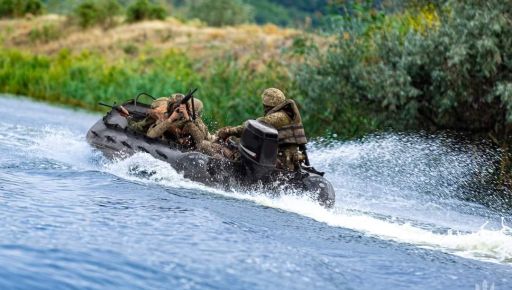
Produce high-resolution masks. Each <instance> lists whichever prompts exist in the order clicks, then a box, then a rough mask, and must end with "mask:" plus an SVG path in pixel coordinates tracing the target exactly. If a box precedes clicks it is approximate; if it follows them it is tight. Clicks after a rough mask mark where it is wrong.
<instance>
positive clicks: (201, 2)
mask: <svg viewBox="0 0 512 290" xmlns="http://www.w3.org/2000/svg"><path fill="white" fill-rule="evenodd" d="M188 10H189V13H188V14H189V15H190V17H191V18H198V19H200V20H202V21H204V22H206V23H208V25H211V26H225V25H236V24H241V23H245V22H250V21H252V19H253V16H252V11H251V9H250V6H249V5H247V4H244V3H243V2H242V1H240V0H216V1H209V0H198V1H196V2H193V3H192V4H191V5H190V6H189V8H188Z"/></svg>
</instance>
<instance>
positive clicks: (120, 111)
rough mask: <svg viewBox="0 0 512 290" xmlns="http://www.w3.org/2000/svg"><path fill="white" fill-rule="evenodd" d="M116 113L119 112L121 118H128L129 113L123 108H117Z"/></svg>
mask: <svg viewBox="0 0 512 290" xmlns="http://www.w3.org/2000/svg"><path fill="white" fill-rule="evenodd" d="M118 112H119V114H120V115H121V116H123V117H125V118H126V117H128V116H130V112H128V110H127V109H126V108H125V107H123V106H119V107H118Z"/></svg>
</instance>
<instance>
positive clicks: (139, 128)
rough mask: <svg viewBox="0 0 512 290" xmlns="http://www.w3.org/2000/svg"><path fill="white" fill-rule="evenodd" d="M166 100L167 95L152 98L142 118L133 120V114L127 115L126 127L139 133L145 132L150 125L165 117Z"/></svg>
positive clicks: (167, 99)
mask: <svg viewBox="0 0 512 290" xmlns="http://www.w3.org/2000/svg"><path fill="white" fill-rule="evenodd" d="M168 101H169V98H167V97H163V98H158V99H156V100H154V101H153V102H152V103H151V109H150V110H149V111H148V114H147V116H146V118H144V119H142V120H135V119H134V118H133V116H127V119H128V127H129V128H130V129H132V130H133V131H135V132H137V133H139V134H146V133H147V132H148V130H149V128H150V127H151V126H152V125H154V124H155V123H156V122H157V121H159V120H163V119H164V118H165V112H166V111H167V103H168Z"/></svg>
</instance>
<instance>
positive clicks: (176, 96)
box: [169, 93, 185, 103]
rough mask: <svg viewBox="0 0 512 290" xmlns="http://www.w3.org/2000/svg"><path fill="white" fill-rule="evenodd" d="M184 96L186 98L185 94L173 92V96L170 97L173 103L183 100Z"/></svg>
mask: <svg viewBox="0 0 512 290" xmlns="http://www.w3.org/2000/svg"><path fill="white" fill-rule="evenodd" d="M184 98H185V95H184V94H180V93H177V94H172V95H171V98H170V99H169V102H171V103H176V102H181V100H183V99H184Z"/></svg>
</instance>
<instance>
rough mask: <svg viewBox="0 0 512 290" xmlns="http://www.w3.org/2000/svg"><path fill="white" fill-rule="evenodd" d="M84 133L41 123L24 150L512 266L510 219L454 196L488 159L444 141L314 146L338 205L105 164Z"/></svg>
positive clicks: (140, 158)
mask: <svg viewBox="0 0 512 290" xmlns="http://www.w3.org/2000/svg"><path fill="white" fill-rule="evenodd" d="M83 135H84V134H77V133H73V132H70V131H66V130H65V129H64V130H63V129H62V128H46V129H45V130H43V132H42V133H41V134H40V135H39V137H38V138H36V141H35V142H34V143H33V144H31V146H29V147H28V153H29V154H34V155H35V156H36V157H38V158H48V159H51V160H54V161H56V162H61V163H64V164H67V165H69V166H71V167H73V168H75V169H76V170H87V171H89V170H95V171H101V172H104V173H108V174H112V175H115V176H118V177H120V178H123V179H126V180H130V181H133V182H137V183H143V184H154V185H159V186H163V187H171V188H186V189H193V190H199V191H203V192H208V193H213V194H219V195H223V196H226V197H229V198H234V199H241V200H247V201H250V202H254V203H257V204H260V205H262V206H266V207H272V208H276V209H281V210H285V211H288V212H291V213H295V214H299V215H302V216H306V217H309V218H311V219H314V220H316V221H318V222H322V223H325V224H327V225H329V226H332V227H342V228H346V229H351V230H354V231H358V232H361V233H363V234H365V235H368V236H371V237H375V238H378V239H385V240H390V241H394V242H399V243H407V244H412V245H415V246H417V247H423V248H428V249H433V250H439V251H444V252H447V253H451V254H454V255H458V256H462V257H466V258H471V259H478V260H484V261H490V262H495V263H505V264H512V229H511V228H510V227H509V226H507V222H510V217H509V216H502V215H501V214H499V213H496V212H494V211H491V210H490V209H488V208H485V207H483V206H481V205H478V204H475V203H470V202H464V201H461V200H460V199H457V198H456V197H457V194H458V192H457V191H458V190H459V188H460V185H461V184H463V183H465V182H469V181H468V180H469V178H470V177H471V176H472V175H474V174H477V173H478V174H486V166H488V165H489V164H490V162H492V160H493V158H494V157H492V156H487V155H485V154H486V153H485V152H484V153H482V154H480V153H479V154H476V153H474V152H473V153H472V154H468V153H466V152H464V150H466V149H467V148H457V149H453V148H449V147H447V146H446V144H445V141H446V140H443V139H442V138H441V139H432V138H427V139H425V138H424V137H414V136H409V137H407V136H398V135H389V136H381V137H376V138H373V139H372V138H370V139H367V140H363V141H360V142H352V143H335V144H331V145H329V146H324V145H320V144H315V145H314V146H313V148H312V150H311V159H312V160H313V161H314V163H315V164H314V165H315V166H316V167H318V168H319V169H320V170H324V171H326V177H327V178H328V179H329V180H331V181H332V182H333V185H334V187H335V189H336V194H337V200H336V207H335V208H333V209H326V208H324V207H322V206H320V205H318V204H317V203H316V202H315V201H313V200H310V199H308V198H307V197H303V196H299V195H294V194H286V195H278V196H276V195H275V194H269V193H268V192H262V191H261V190H258V189H253V190H249V191H242V190H233V191H226V190H220V189H215V188H210V187H207V186H204V185H201V184H198V183H195V182H192V181H189V180H186V179H185V178H183V176H182V175H180V174H179V173H178V172H176V171H175V170H174V169H173V168H172V167H171V166H170V165H169V164H167V163H165V162H162V161H159V160H156V159H154V158H153V157H151V156H150V155H149V154H144V153H139V154H136V155H134V156H131V157H128V158H125V159H119V160H114V161H109V160H106V159H104V158H102V157H101V155H100V154H99V153H98V152H97V151H95V150H94V149H92V148H91V147H90V146H89V145H88V144H87V143H86V142H85V137H84V136H83Z"/></svg>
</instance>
